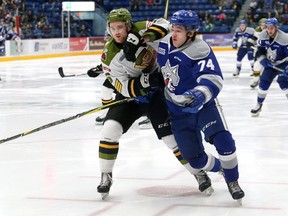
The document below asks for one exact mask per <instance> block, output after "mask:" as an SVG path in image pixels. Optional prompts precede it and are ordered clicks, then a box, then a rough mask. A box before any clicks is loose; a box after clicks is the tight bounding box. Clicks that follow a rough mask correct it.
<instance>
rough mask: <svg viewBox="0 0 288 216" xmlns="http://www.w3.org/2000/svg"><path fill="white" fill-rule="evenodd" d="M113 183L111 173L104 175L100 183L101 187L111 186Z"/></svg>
mask: <svg viewBox="0 0 288 216" xmlns="http://www.w3.org/2000/svg"><path fill="white" fill-rule="evenodd" d="M111 183H112V177H111V175H110V174H109V173H103V174H102V179H101V182H100V185H101V187H105V186H110V185H111Z"/></svg>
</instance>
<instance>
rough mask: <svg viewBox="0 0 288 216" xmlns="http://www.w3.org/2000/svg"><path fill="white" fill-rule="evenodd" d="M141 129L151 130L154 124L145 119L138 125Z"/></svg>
mask: <svg viewBox="0 0 288 216" xmlns="http://www.w3.org/2000/svg"><path fill="white" fill-rule="evenodd" d="M138 125H139V128H140V129H151V128H152V124H151V121H150V119H149V118H146V119H144V120H143V121H140V122H139V123H138Z"/></svg>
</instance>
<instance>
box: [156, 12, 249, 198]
mask: <svg viewBox="0 0 288 216" xmlns="http://www.w3.org/2000/svg"><path fill="white" fill-rule="evenodd" d="M170 24H172V27H171V28H172V33H171V34H169V35H167V36H166V37H165V38H164V39H163V40H162V41H161V42H160V44H159V49H158V57H157V58H158V63H159V64H160V67H161V72H162V74H163V77H164V81H165V89H164V92H165V97H166V102H167V105H168V109H169V112H170V117H171V118H170V119H171V126H172V131H173V133H174V135H175V139H176V141H177V144H178V146H179V149H180V151H181V153H182V155H183V157H184V158H185V159H186V160H188V161H189V163H190V165H191V166H192V167H194V168H197V169H203V170H205V171H212V172H219V171H223V174H224V177H225V180H226V183H227V185H228V189H229V192H230V193H231V196H232V197H233V199H235V200H241V199H242V198H243V197H244V195H245V194H244V192H243V190H242V189H241V188H240V186H239V184H238V178H239V173H238V161H237V155H236V146H235V141H234V139H233V138H232V135H231V133H230V132H229V131H228V129H227V126H226V123H225V120H224V118H223V113H222V111H221V107H220V105H219V103H218V101H217V98H216V97H217V95H218V94H219V92H220V91H221V89H222V85H223V77H222V72H221V69H220V67H219V64H218V61H217V59H216V57H215V55H214V53H213V51H212V49H211V48H210V47H209V46H208V44H207V43H206V42H204V41H203V40H201V39H199V38H197V37H196V34H197V31H198V30H199V27H200V21H199V18H198V16H197V14H196V13H195V12H194V11H190V10H180V11H177V12H175V13H174V14H173V15H172V17H171V19H170ZM201 131H202V132H203V133H204V136H205V140H206V141H207V142H209V143H211V144H213V145H214V146H215V148H216V150H217V152H218V154H219V159H218V158H216V157H214V156H212V155H211V154H209V153H206V152H205V151H204V146H203V141H202V135H201Z"/></svg>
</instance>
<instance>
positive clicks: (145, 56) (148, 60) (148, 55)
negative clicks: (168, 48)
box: [135, 46, 157, 69]
mask: <svg viewBox="0 0 288 216" xmlns="http://www.w3.org/2000/svg"><path fill="white" fill-rule="evenodd" d="M156 55H157V52H156V51H155V50H154V49H153V48H152V47H151V46H148V47H147V48H144V49H143V50H142V51H141V52H140V53H139V55H138V56H137V58H136V61H135V68H140V69H145V68H150V69H151V68H152V67H153V66H154V65H155V59H156Z"/></svg>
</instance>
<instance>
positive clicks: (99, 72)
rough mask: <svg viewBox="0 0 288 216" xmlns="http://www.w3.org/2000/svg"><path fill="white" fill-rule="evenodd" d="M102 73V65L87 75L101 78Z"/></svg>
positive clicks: (92, 69)
mask: <svg viewBox="0 0 288 216" xmlns="http://www.w3.org/2000/svg"><path fill="white" fill-rule="evenodd" d="M101 73H103V70H102V64H100V65H97V66H96V67H94V68H91V69H89V70H88V71H87V75H88V76H89V77H93V78H95V77H97V76H99V75H100V74H101Z"/></svg>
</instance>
